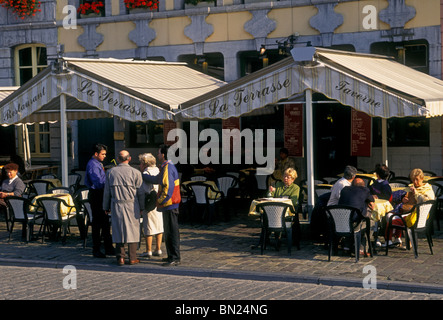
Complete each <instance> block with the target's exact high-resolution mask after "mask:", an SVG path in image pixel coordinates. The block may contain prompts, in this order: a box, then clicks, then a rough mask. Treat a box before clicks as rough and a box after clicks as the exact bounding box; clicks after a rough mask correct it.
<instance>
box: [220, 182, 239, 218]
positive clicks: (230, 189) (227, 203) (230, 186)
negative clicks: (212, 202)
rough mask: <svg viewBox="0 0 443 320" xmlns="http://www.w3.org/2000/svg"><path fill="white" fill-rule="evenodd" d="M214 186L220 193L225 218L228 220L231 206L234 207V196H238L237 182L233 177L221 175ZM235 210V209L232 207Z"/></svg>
mask: <svg viewBox="0 0 443 320" xmlns="http://www.w3.org/2000/svg"><path fill="white" fill-rule="evenodd" d="M216 184H217V187H218V190H220V191H221V192H222V201H223V206H224V208H225V217H226V219H229V211H230V207H231V206H235V204H234V200H235V196H236V195H237V194H238V191H239V190H238V187H239V182H238V179H237V178H236V177H235V176H231V175H223V176H220V177H217V179H216ZM234 208H235V207H234Z"/></svg>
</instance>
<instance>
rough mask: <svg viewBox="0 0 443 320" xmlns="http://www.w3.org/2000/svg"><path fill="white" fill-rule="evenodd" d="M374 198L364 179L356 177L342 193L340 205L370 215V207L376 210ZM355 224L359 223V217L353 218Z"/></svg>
mask: <svg viewBox="0 0 443 320" xmlns="http://www.w3.org/2000/svg"><path fill="white" fill-rule="evenodd" d="M374 201H375V199H374V197H373V196H372V194H371V192H370V191H369V189H368V188H367V187H366V185H365V182H364V181H363V179H361V178H359V177H356V178H355V179H354V180H353V181H352V183H351V185H350V186H347V187H344V188H343V189H342V190H341V192H340V198H339V200H338V204H339V205H346V206H350V207H354V208H357V209H359V210H360V212H361V213H362V215H363V216H364V217H366V216H367V215H368V210H367V209H368V207H369V208H370V209H374ZM353 221H354V222H355V223H359V222H360V220H359V219H358V217H353Z"/></svg>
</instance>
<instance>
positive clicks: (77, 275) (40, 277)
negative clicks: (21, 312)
mask: <svg viewBox="0 0 443 320" xmlns="http://www.w3.org/2000/svg"><path fill="white" fill-rule="evenodd" d="M115 269H118V267H117V266H116V267H115ZM115 269H114V270H108V271H103V270H84V269H74V268H72V266H66V268H63V269H62V268H58V269H57V268H49V267H47V268H42V267H31V266H22V267H17V266H2V265H0V273H1V274H7V275H8V276H7V277H0V300H2V299H4V300H9V301H12V300H83V301H84V300H131V301H138V300H144V301H145V300H151V302H148V304H147V305H146V304H145V303H144V304H143V307H144V310H146V308H147V306H149V307H156V308H158V306H157V303H158V300H164V301H168V305H167V308H164V309H162V312H163V313H162V316H163V317H164V318H167V319H170V318H171V317H168V315H167V314H165V312H169V313H172V314H171V315H174V313H175V312H176V311H177V312H178V311H179V310H180V309H182V308H179V309H178V310H177V308H178V307H181V306H182V303H183V302H185V301H183V302H182V301H181V300H188V301H186V302H185V305H197V306H200V307H202V306H204V305H205V303H203V304H199V303H198V302H195V301H197V300H199V301H205V302H207V301H209V300H215V301H216V302H217V303H216V304H215V303H213V304H211V313H210V314H209V315H211V316H213V315H214V314H217V313H219V314H223V313H226V312H227V310H226V306H227V305H229V306H231V307H238V305H239V303H240V305H242V306H243V307H244V306H248V305H251V306H255V307H256V308H255V310H256V312H257V311H258V313H259V314H264V313H268V314H269V315H270V316H275V315H276V312H275V311H276V310H273V307H275V306H281V307H283V309H282V310H285V311H288V310H291V306H292V308H293V307H294V305H292V303H291V304H289V303H285V302H288V301H306V300H352V301H362V300H372V301H374V300H376V301H383V300H391V301H393V300H395V301H398V300H414V301H431V300H432V301H438V300H440V301H441V300H443V294H435V293H411V292H403V291H392V290H383V289H378V290H373V289H364V288H357V287H352V288H350V287H345V286H339V285H334V286H330V285H318V284H313V283H298V282H281V281H255V280H243V279H226V278H208V277H196V276H179V275H163V274H153V273H138V272H131V268H125V269H123V270H126V272H124V271H122V269H119V270H118V271H117V270H115ZM152 300H154V301H155V302H153V301H152ZM171 300H174V302H171ZM189 300H191V302H192V304H189V303H188V302H189ZM252 300H255V302H253V303H250V301H252ZM259 300H260V301H259ZM233 301H234V302H233ZM276 301H278V303H277V304H276V303H275V302H276ZM282 301H284V302H283V303H282ZM270 302H272V303H270ZM224 306H225V307H224ZM257 307H259V308H257ZM223 308H224V309H223ZM114 309H115V308H114ZM243 309H244V308H243ZM317 313H318V312H317ZM282 315H285V314H282ZM317 315H318V314H317Z"/></svg>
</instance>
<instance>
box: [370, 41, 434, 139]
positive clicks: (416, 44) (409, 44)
mask: <svg viewBox="0 0 443 320" xmlns="http://www.w3.org/2000/svg"><path fill="white" fill-rule="evenodd" d="M371 53H376V54H382V55H387V56H392V57H395V58H396V59H397V61H398V62H400V63H402V64H405V65H407V66H408V67H410V68H414V69H415V70H417V71H421V72H423V73H429V63H428V61H429V54H428V42H427V41H425V40H414V41H405V42H397V43H394V42H379V43H373V44H372V45H371ZM372 128H373V130H372V132H373V133H372V141H373V142H372V145H373V146H374V147H377V146H381V119H378V118H373V120H372ZM387 130H388V133H387V134H388V146H389V147H418V146H423V147H427V146H429V135H430V133H429V119H425V118H391V119H388V121H387Z"/></svg>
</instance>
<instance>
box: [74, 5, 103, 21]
mask: <svg viewBox="0 0 443 320" xmlns="http://www.w3.org/2000/svg"><path fill="white" fill-rule="evenodd" d="M104 7H105V5H104V4H103V2H101V1H91V2H89V1H88V2H85V3H82V4H80V6H79V7H78V9H77V13H79V14H80V17H82V18H86V17H99V16H101V15H102V10H103V8H104Z"/></svg>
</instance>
